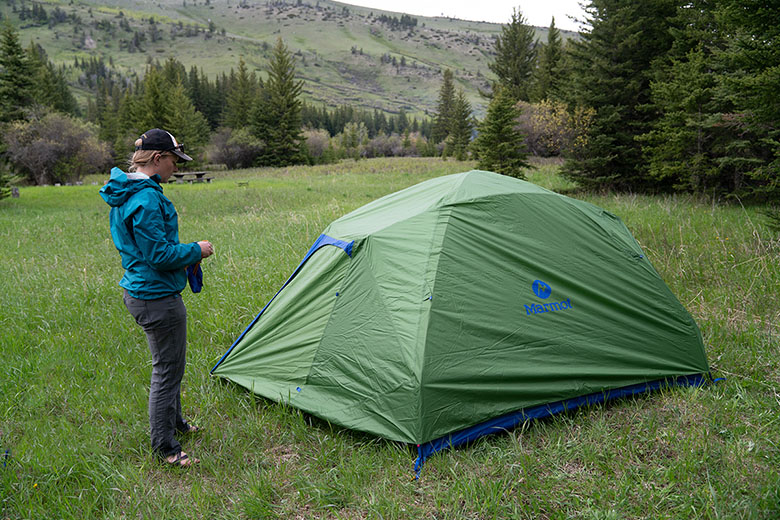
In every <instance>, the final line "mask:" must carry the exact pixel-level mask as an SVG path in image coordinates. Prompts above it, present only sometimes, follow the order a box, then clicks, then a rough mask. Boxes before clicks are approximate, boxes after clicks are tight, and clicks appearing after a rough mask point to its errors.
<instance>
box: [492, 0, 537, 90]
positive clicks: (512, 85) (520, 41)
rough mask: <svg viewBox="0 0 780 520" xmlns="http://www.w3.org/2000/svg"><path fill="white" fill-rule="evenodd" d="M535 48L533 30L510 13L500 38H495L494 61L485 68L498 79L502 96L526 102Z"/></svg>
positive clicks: (534, 62) (534, 64) (518, 13)
mask: <svg viewBox="0 0 780 520" xmlns="http://www.w3.org/2000/svg"><path fill="white" fill-rule="evenodd" d="M536 47H537V44H536V42H535V41H534V30H533V27H530V26H528V25H526V22H525V19H524V18H523V15H522V13H521V12H520V11H519V10H517V9H515V10H513V11H512V19H511V20H510V22H509V25H505V26H503V27H502V28H501V35H500V36H498V38H497V39H496V43H495V49H496V59H495V61H493V62H492V63H490V64H489V65H488V67H490V70H492V71H493V73H495V75H496V76H498V84H499V86H500V87H501V88H503V89H504V90H505V95H508V96H510V97H511V98H512V99H513V100H515V101H528V100H529V90H530V87H531V78H532V74H533V71H534V67H535V66H536V54H537V48H536Z"/></svg>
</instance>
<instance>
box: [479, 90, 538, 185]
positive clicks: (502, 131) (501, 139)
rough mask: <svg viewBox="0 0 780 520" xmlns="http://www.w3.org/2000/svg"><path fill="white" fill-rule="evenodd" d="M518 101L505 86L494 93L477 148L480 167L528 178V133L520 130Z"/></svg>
mask: <svg viewBox="0 0 780 520" xmlns="http://www.w3.org/2000/svg"><path fill="white" fill-rule="evenodd" d="M518 116H519V114H518V111H517V109H516V108H515V101H514V99H512V97H511V96H510V95H509V94H508V93H507V92H505V91H504V89H502V88H500V87H499V88H498V89H497V90H496V91H495V92H494V93H493V99H492V100H491V101H490V104H489V105H488V112H487V116H485V119H484V121H482V123H481V124H480V125H479V135H478V136H477V139H476V140H475V141H474V148H475V150H476V152H477V155H478V156H479V168H480V169H483V170H489V171H494V172H496V173H501V174H503V175H509V176H510V177H517V178H519V179H524V178H525V174H524V173H523V168H527V167H528V163H527V162H526V159H527V157H528V154H527V152H526V149H525V144H524V142H523V141H524V136H523V134H522V133H520V131H518V130H517V117H518Z"/></svg>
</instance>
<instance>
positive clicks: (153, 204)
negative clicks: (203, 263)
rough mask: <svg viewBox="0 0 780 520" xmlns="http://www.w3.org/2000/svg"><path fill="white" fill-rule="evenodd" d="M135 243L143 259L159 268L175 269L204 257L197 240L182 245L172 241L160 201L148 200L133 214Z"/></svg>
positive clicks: (161, 269)
mask: <svg viewBox="0 0 780 520" xmlns="http://www.w3.org/2000/svg"><path fill="white" fill-rule="evenodd" d="M131 218H132V224H131V225H132V229H133V235H134V238H135V243H136V245H137V246H138V250H139V252H140V253H141V256H142V257H143V259H144V261H145V262H146V263H148V264H149V265H150V266H152V267H153V268H154V269H156V270H158V271H174V270H176V269H182V268H184V267H186V266H188V265H191V264H194V263H195V262H197V261H198V260H200V258H201V253H200V246H199V245H198V244H197V243H196V242H191V243H189V244H180V243H178V242H174V241H171V240H169V238H168V237H167V236H166V233H165V220H164V217H163V210H162V206H161V204H160V202H159V201H158V200H154V199H147V200H146V201H145V203H144V204H141V205H139V206H138V207H137V208H136V209H135V211H133V213H132V217H131Z"/></svg>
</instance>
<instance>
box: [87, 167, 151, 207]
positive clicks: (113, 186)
mask: <svg viewBox="0 0 780 520" xmlns="http://www.w3.org/2000/svg"><path fill="white" fill-rule="evenodd" d="M161 180H162V179H160V176H159V175H152V176H151V177H146V176H140V175H138V174H134V173H125V172H123V171H122V170H120V169H119V168H111V178H110V179H109V180H108V183H107V184H106V185H105V186H103V187H102V188H101V189H100V196H101V197H103V200H105V201H106V204H108V205H109V206H111V207H117V206H121V205H122V204H124V203H125V202H127V199H129V198H130V197H132V196H133V195H135V194H136V193H138V192H139V191H141V190H143V189H146V188H153V189H155V190H158V191H162V187H161V186H160V181H161Z"/></svg>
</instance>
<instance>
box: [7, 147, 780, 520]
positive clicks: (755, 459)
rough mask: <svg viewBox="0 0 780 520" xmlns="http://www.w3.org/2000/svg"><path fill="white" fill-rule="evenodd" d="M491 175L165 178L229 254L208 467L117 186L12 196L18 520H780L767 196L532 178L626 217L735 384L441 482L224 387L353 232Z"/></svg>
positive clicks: (479, 454) (213, 269) (523, 441)
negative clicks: (328, 253) (241, 358)
mask: <svg viewBox="0 0 780 520" xmlns="http://www.w3.org/2000/svg"><path fill="white" fill-rule="evenodd" d="M473 167H474V163H459V162H455V161H441V160H439V159H376V160H364V161H359V162H352V161H350V162H343V163H341V164H338V165H328V166H316V167H291V168H283V169H251V170H241V171H230V172H219V173H218V174H217V179H216V180H215V181H214V182H213V183H211V184H202V185H188V184H183V185H177V184H170V185H167V186H165V193H166V195H167V196H168V197H169V198H170V199H171V200H172V201H173V202H174V204H175V205H176V207H177V209H178V211H179V222H180V237H181V240H182V241H185V242H189V241H196V240H204V239H208V240H211V241H212V243H213V244H214V246H215V251H216V252H215V255H214V256H213V257H211V258H209V259H208V260H206V261H204V265H203V267H204V283H205V287H204V289H203V292H201V293H200V294H192V293H191V292H190V291H189V289H185V293H184V298H185V303H186V305H187V308H188V314H189V321H188V338H189V343H188V366H187V372H186V375H185V378H184V383H183V392H184V393H183V397H182V399H183V407H184V409H185V414H186V415H187V416H188V417H189V418H190V419H191V420H192V422H193V423H194V424H197V425H199V426H202V427H204V428H205V430H204V431H203V432H202V433H200V434H197V435H196V436H195V437H191V438H187V439H186V440H185V441H184V442H183V444H184V448H185V450H186V451H188V452H189V453H191V454H193V455H195V456H197V457H199V458H200V459H201V460H202V462H201V464H199V465H198V466H197V467H195V468H192V469H190V470H188V471H181V470H175V469H171V468H166V467H163V465H162V464H161V463H159V462H158V461H157V460H156V459H155V458H154V456H153V455H152V454H151V453H150V450H149V448H148V443H149V439H148V419H147V398H148V393H147V392H148V384H149V377H150V374H151V359H150V356H149V353H148V349H147V345H146V340H145V337H144V335H143V333H142V331H141V330H140V328H139V327H137V326H136V325H135V323H134V322H133V319H132V318H131V317H130V315H129V314H128V312H127V311H126V309H125V308H124V306H123V304H122V299H121V289H120V288H119V287H118V286H117V282H118V280H119V278H120V277H121V276H122V269H121V266H120V260H119V255H118V253H117V252H116V250H115V249H114V246H113V243H112V241H111V238H110V235H109V230H108V206H106V205H105V203H104V202H103V201H102V199H101V198H100V197H99V196H98V193H97V191H98V189H99V187H100V184H102V182H103V180H104V178H103V177H100V178H97V177H96V178H94V179H89V180H88V182H87V183H85V185H83V186H61V187H56V186H48V187H22V188H21V190H20V191H21V197H20V198H17V199H10V198H9V199H4V200H2V201H0V330H1V331H2V333H1V334H0V354H2V358H1V359H0V519H13V520H16V519H27V518H29V519H49V518H65V519H87V518H106V519H119V518H149V519H188V518H209V519H233V518H239V519H256V518H347V519H357V518H383V519H394V518H399V519H415V518H435V519H443V518H451V519H456V518H457V519H462V518H467V519H493V518H529V519H536V518H549V519H565V518H586V519H634V518H637V519H638V518H643V519H644V518H646V519H657V518H670V519H678V518H692V519H694V518H695V519H727V518H735V519H772V518H778V517H780V470H779V469H778V468H780V446H778V443H780V331H779V330H778V323H780V296H778V293H779V292H780V267H778V260H779V259H780V256H779V255H780V241H779V240H778V233H777V231H772V230H771V229H769V228H768V227H767V222H766V217H764V216H763V213H762V209H763V208H762V207H760V206H749V205H742V204H740V203H739V201H730V202H728V203H726V202H723V201H712V200H708V199H704V198H696V197H692V196H685V195H669V196H645V195H632V194H613V193H603V194H590V193H581V192H577V191H576V190H574V189H573V187H572V186H571V185H569V184H568V183H567V182H565V181H564V180H562V179H561V178H560V177H559V176H558V174H557V168H558V167H557V166H556V164H555V163H537V164H536V165H535V168H534V169H533V170H531V171H529V173H528V177H529V180H531V181H532V182H535V183H537V184H540V185H542V186H545V187H548V188H550V189H554V190H557V191H562V192H565V193H567V194H569V195H570V196H573V197H577V198H581V199H584V200H587V201H589V202H592V203H595V204H597V205H599V206H601V207H603V208H605V209H608V210H609V211H611V212H613V213H615V214H617V215H619V216H620V217H621V218H622V219H623V220H624V221H625V222H626V224H627V225H628V227H629V228H630V229H631V231H632V232H633V233H634V236H635V237H636V239H637V240H638V241H639V242H640V244H641V245H642V247H643V248H644V250H645V252H646V253H647V255H648V257H649V258H650V260H651V261H652V263H653V265H654V266H655V268H656V269H657V270H658V272H659V273H660V275H661V276H662V277H663V279H664V280H665V281H666V282H667V284H668V285H669V286H670V288H671V289H672V291H673V292H674V293H675V294H676V295H677V297H678V298H679V299H680V301H681V302H682V303H683V305H685V307H686V308H687V309H688V310H689V311H690V312H691V314H692V315H693V316H694V318H695V319H696V321H697V322H698V324H699V326H700V328H701V331H702V334H703V337H704V342H705V346H706V349H707V355H708V358H709V362H710V365H711V368H712V373H713V376H714V377H716V378H725V380H723V381H720V382H718V383H716V384H714V385H711V386H708V387H704V388H689V389H673V390H664V391H661V392H659V393H655V394H651V395H646V396H642V397H637V398H633V399H627V400H622V401H618V402H612V403H608V404H605V405H601V406H593V407H589V408H585V409H581V410H578V411H575V412H571V413H567V414H564V415H560V416H558V417H555V418H551V419H547V420H542V421H538V422H533V423H528V424H524V425H522V426H521V427H518V428H517V429H515V430H513V431H511V432H508V433H506V434H503V435H495V436H491V437H487V438H483V439H481V440H479V441H477V442H474V443H473V444H471V445H469V446H466V447H463V448H459V449H455V450H450V451H448V452H444V453H441V454H438V455H436V456H434V457H432V458H431V459H430V460H429V461H428V462H427V463H426V464H425V467H424V469H423V472H422V477H421V479H420V480H418V481H414V480H413V479H412V477H413V475H414V474H413V471H412V463H413V460H414V458H415V452H414V451H413V450H412V449H410V447H408V446H406V445H402V444H398V443H395V442H390V441H387V440H384V439H380V438H376V437H373V436H370V435H367V434H362V433H359V432H354V431H350V430H345V429H343V428H340V427H338V426H336V425H331V424H328V423H326V422H324V421H321V420H319V419H317V418H314V417H310V416H307V415H305V414H302V413H301V412H299V411H297V410H295V409H291V408H289V407H285V406H284V405H280V404H277V403H274V402H270V401H266V400H264V399H261V398H257V397H255V396H253V395H251V394H250V393H248V392H246V391H244V390H243V389H241V388H238V387H237V386H235V385H233V384H230V383H227V382H225V381H222V380H218V379H215V378H212V377H211V376H210V375H209V373H208V372H209V369H210V368H211V367H212V366H213V364H214V363H215V362H216V361H217V360H218V359H219V357H220V356H221V355H222V354H223V353H224V352H225V350H226V349H227V348H228V347H229V346H230V345H231V344H232V342H233V341H234V340H235V338H236V337H237V336H238V335H239V334H240V333H241V331H243V330H244V328H245V327H246V326H247V325H248V324H249V322H250V321H251V320H252V319H253V318H254V316H255V315H256V314H257V312H258V311H259V310H260V309H261V308H262V307H263V306H264V305H265V303H266V302H267V301H268V300H269V299H270V298H271V297H272V296H273V294H274V293H275V292H276V291H277V289H278V288H279V287H280V286H281V285H282V284H283V283H284V281H285V280H286V279H287V277H288V276H289V274H290V273H291V272H292V271H293V269H294V268H295V266H296V265H297V264H298V262H299V261H300V260H301V258H302V257H303V255H304V254H305V252H306V251H307V249H308V248H309V246H310V245H311V243H312V242H313V241H314V240H315V239H316V238H317V236H319V234H320V232H321V231H322V229H323V228H324V227H325V226H326V225H327V224H328V223H329V222H330V221H331V220H333V219H335V218H337V217H339V216H341V215H343V214H345V213H347V212H349V211H351V210H353V209H355V208H357V207H359V206H361V205H363V204H365V203H367V202H369V201H371V200H374V199H376V198H378V197H380V196H382V195H385V194H387V193H390V192H393V191H396V190H399V189H402V188H405V187H407V186H410V185H412V184H415V183H417V182H420V181H423V180H426V179H429V178H432V177H436V176H440V175H445V174H448V173H456V172H460V171H465V170H468V169H471V168H473ZM93 181H94V182H95V183H96V184H94V185H93V184H91V182H93Z"/></svg>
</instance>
